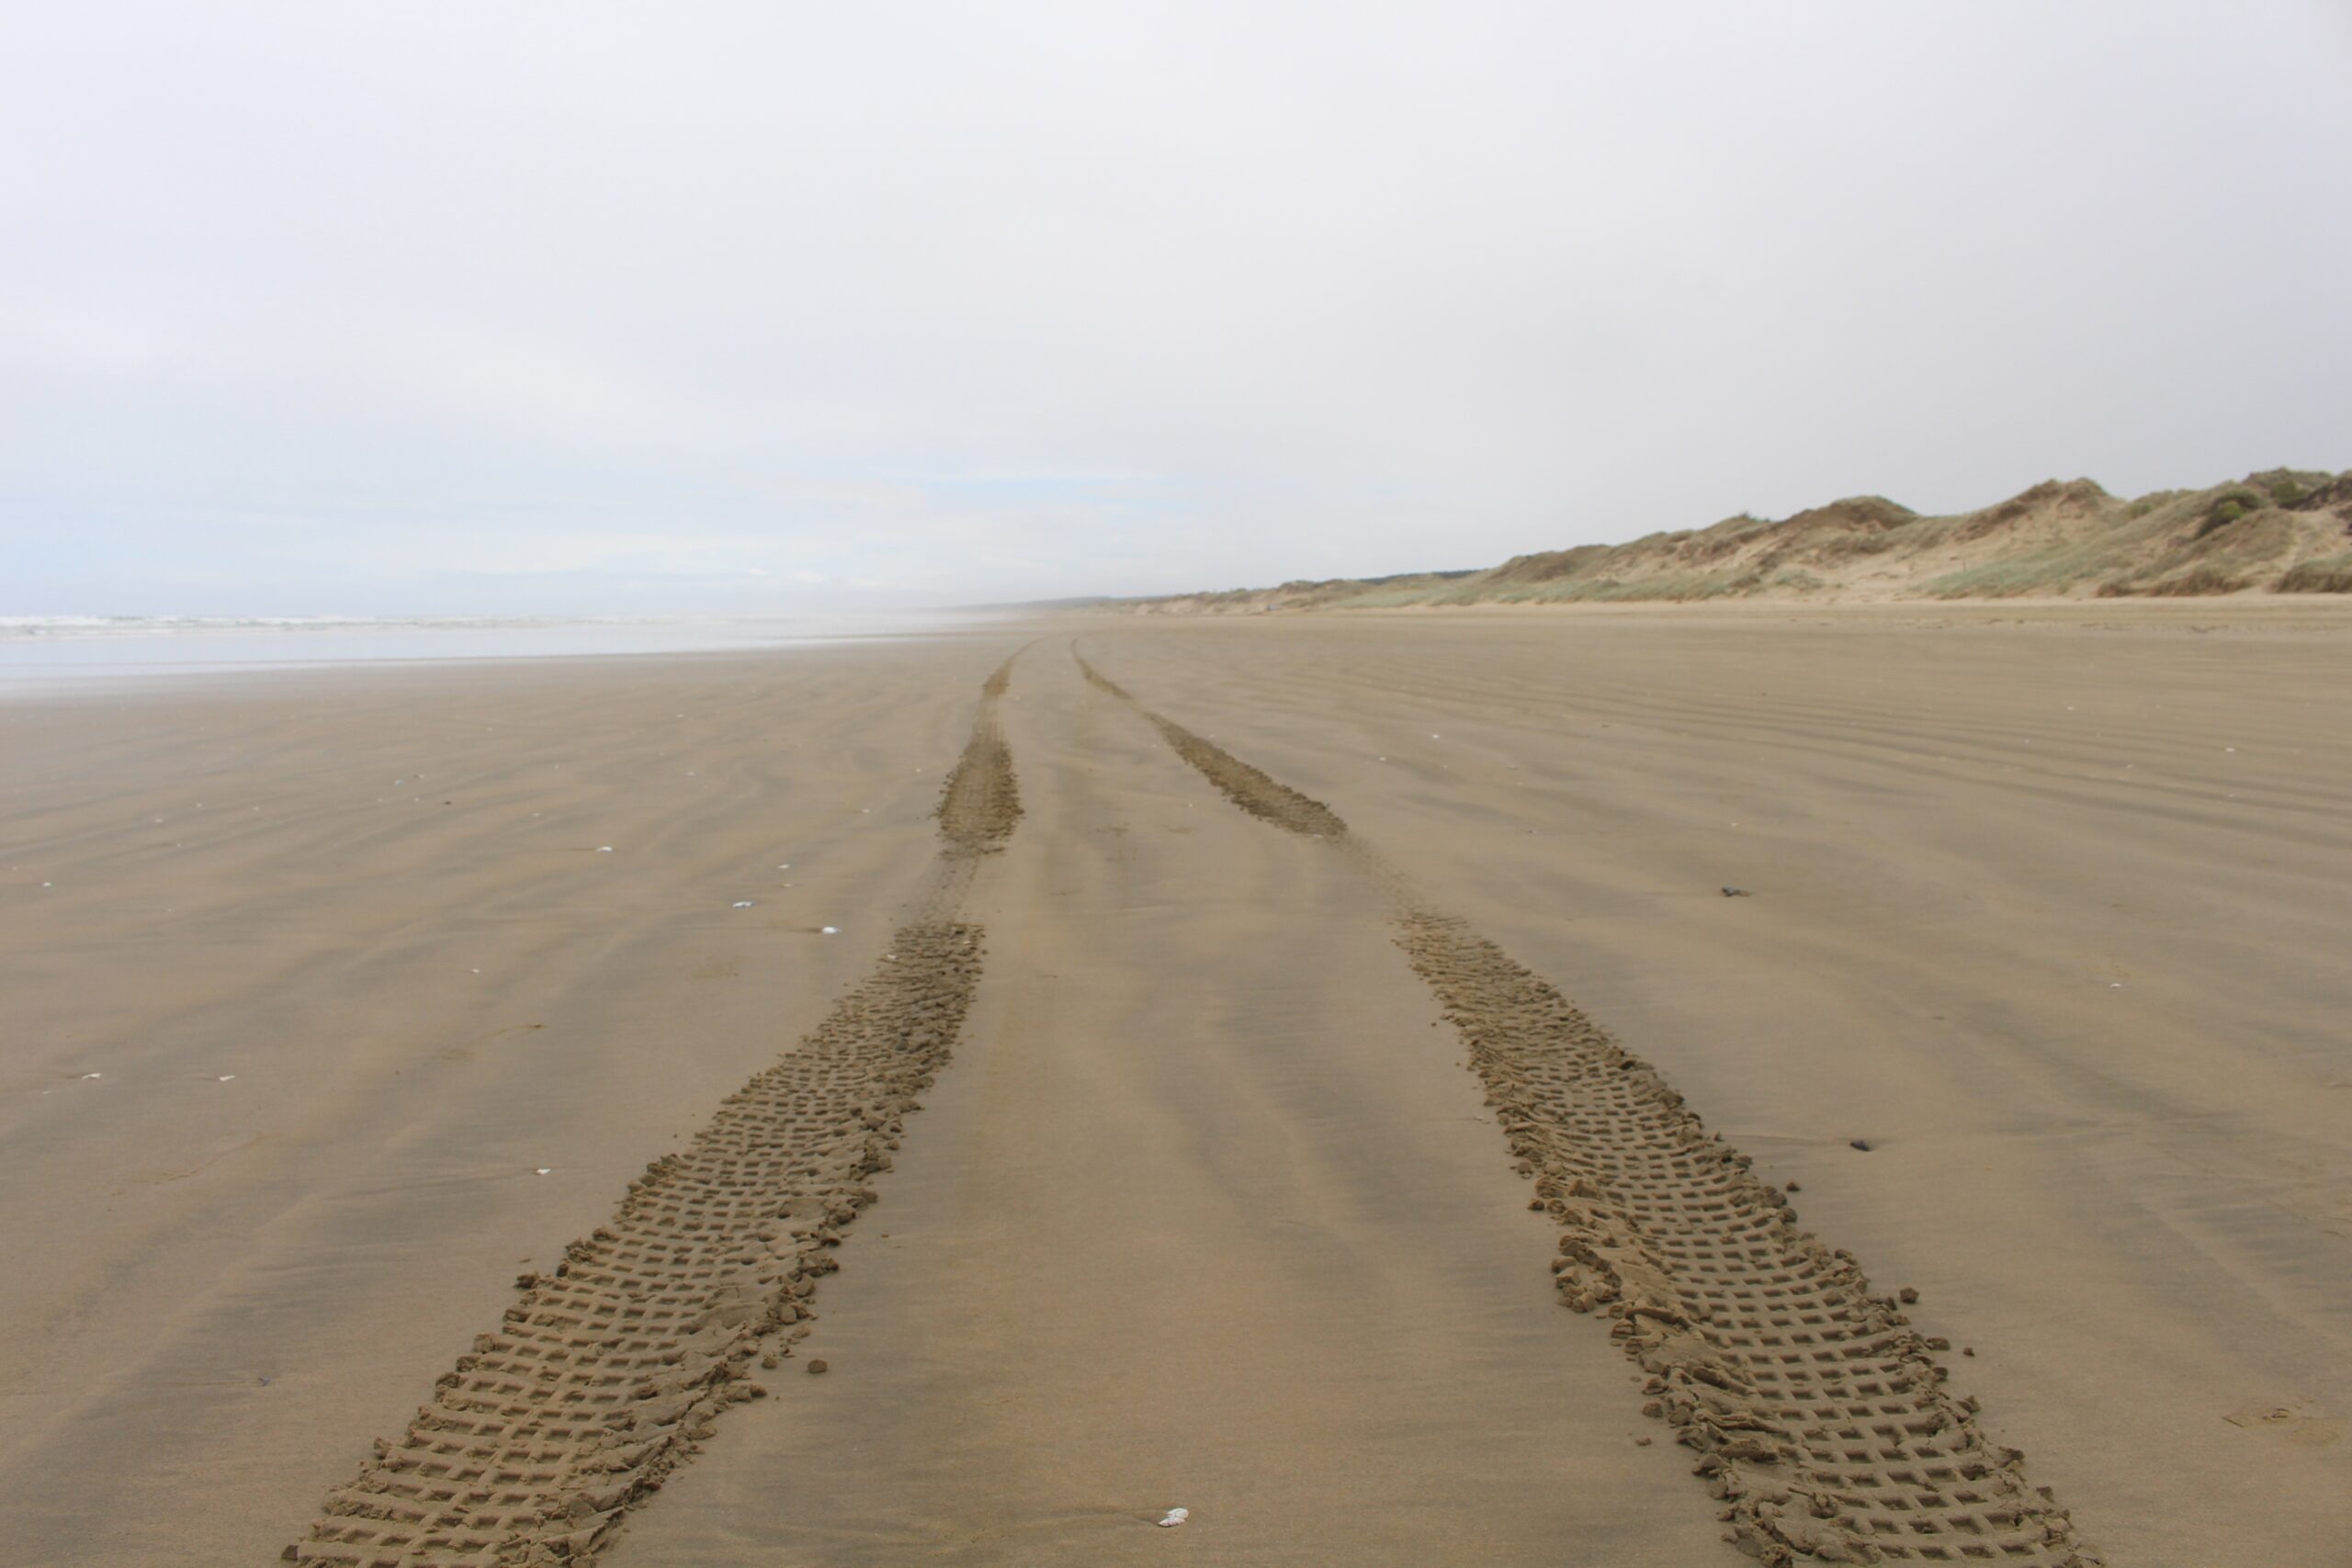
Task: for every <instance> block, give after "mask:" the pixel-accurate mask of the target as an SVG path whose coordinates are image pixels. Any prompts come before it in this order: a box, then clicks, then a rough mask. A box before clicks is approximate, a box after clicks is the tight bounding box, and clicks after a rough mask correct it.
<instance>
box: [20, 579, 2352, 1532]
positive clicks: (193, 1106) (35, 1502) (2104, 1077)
mask: <svg viewBox="0 0 2352 1568" xmlns="http://www.w3.org/2000/svg"><path fill="white" fill-rule="evenodd" d="M2348 656H2352V614H2347V613H2346V611H2345V610H2344V608H2343V607H2341V606H2335V605H2328V604H2294V605H2270V604H2251V605H2249V604H2243V603H2239V602H2235V601H2233V602H2228V603H2217V604H2197V605H2177V604H2173V605H2149V604H2109V603H2105V602H2102V603H2099V604H2068V605H2048V606H2041V607H1993V608H1971V607H1951V608H1946V607H1941V606H1937V607H1918V606H1909V607H1896V606H1875V607H1867V608H1865V607H1856V608H1852V609H1846V610H1829V611H1824V610H1804V609H1796V608H1792V607H1789V606H1774V607H1769V608H1768V607H1763V606H1757V607H1753V608H1749V609H1745V610H1702V609H1692V610H1661V609H1649V610H1630V609H1629V610H1625V611H1605V610H1594V611H1580V612H1558V611H1552V612H1521V613H1512V612H1507V611H1464V612H1442V613H1399V614H1396V615H1358V614H1350V615H1329V616H1320V617H1317V616H1300V617H1254V618H1247V619H1240V618H1237V619H1229V620H1216V621H1206V620H1200V621H1187V620H1182V619H1173V618H1170V619H1153V620H1148V621H1147V620H1140V619H1134V618H1121V617H1111V616H1103V617H1083V616H1078V615H1070V616H1058V617H1042V618H1038V619H1035V620H1032V621H1028V622H1024V623H1021V624H1018V625H1015V624H1011V623H1000V624H990V625H983V626H974V627H972V628H970V629H968V630H966V631H963V632H960V633H957V634H955V635H943V636H935V637H921V638H910V639H907V640H897V641H883V642H875V643H871V644H862V645H858V644H853V645H843V646H834V647H821V648H807V649H789V650H786V651H780V652H777V653H775V654H768V655H761V654H741V653H723V654H721V653H715V654H702V655H684V654H681V655H662V656H643V657H635V658H627V659H580V660H516V661H513V662H509V663H504V664H498V665H488V664H484V665H460V666H449V667H444V668H415V669H390V668H370V667H365V666H354V667H350V668H343V669H332V670H311V671H274V672H266V673H255V674H244V675H236V676H224V677H219V678H212V677H205V678H196V677H190V678H186V679H183V680H180V681H176V682H170V683H167V684H165V683H158V684H154V685H150V686H144V687H136V688H127V689H122V690H110V691H106V692H96V691H93V692H90V693H75V694H70V695H67V696H62V697H57V698H53V699H49V700H42V701H38V702H19V703H14V704H8V705H0V998H5V1010H6V1019H7V1023H6V1028H5V1030H0V1258H6V1260H7V1261H6V1268H5V1269H0V1394H5V1395H6V1401H7V1403H6V1410H7V1411H8V1413H9V1416H10V1419H9V1421H8V1422H7V1424H6V1429H5V1434H4V1435H0V1540H5V1541H6V1542H7V1543H9V1544H8V1545H7V1547H6V1549H0V1556H6V1558H7V1559H8V1560H9V1561H11V1562H27V1563H39V1564H60V1565H64V1564H74V1565H96V1564H134V1563H136V1564H182V1563H184V1564H190V1565H194V1564H217V1563H223V1562H269V1561H273V1560H275V1559H277V1557H278V1556H279V1555H280V1554H281V1553H282V1552H286V1551H288V1549H289V1548H291V1549H292V1551H293V1554H294V1555H295V1556H296V1557H297V1559H298V1560H304V1561H314V1562H417V1563H440V1562H462V1561H488V1560H490V1557H489V1556H488V1555H486V1554H487V1553H493V1552H495V1551H498V1550H502V1549H503V1548H502V1547H501V1545H500V1543H502V1542H512V1541H521V1540H529V1541H532V1542H536V1543H537V1548H536V1549H537V1550H538V1551H541V1553H542V1556H541V1557H540V1558H538V1559H534V1560H535V1561H547V1562H555V1561H560V1560H561V1556H560V1554H561V1553H563V1552H575V1553H577V1554H578V1555H579V1556H581V1557H582V1558H585V1557H588V1556H594V1558H595V1559H596V1560H598V1561H601V1562H610V1563H612V1564H614V1565H616V1568H639V1565H647V1568H650V1565H654V1564H665V1565H666V1564H684V1563H689V1562H692V1563H697V1564H707V1563H729V1562H763V1563H770V1562H773V1563H806V1564H818V1563H825V1564H834V1563H874V1564H881V1563H902V1562H946V1563H964V1564H982V1563H1013V1562H1018V1563H1023V1564H1061V1563H1069V1564H1079V1563H1088V1564H1095V1563H1114V1564H1115V1563H1126V1562H1146V1561H1157V1560H1159V1559H1161V1558H1165V1557H1170V1556H1173V1555H1177V1554H1181V1555H1182V1556H1183V1557H1185V1558H1187V1559H1188V1560H1191V1561H1193V1562H1202V1563H1215V1564H1242V1563H1264V1562H1299V1563H1333V1564H1337V1563H1340V1562H1349V1563H1361V1562H1392V1561H1393V1562H1406V1561H1413V1562H1460V1563H1464V1564H1469V1563H1478V1564H1503V1563H1512V1564H1516V1563H1526V1564H1534V1563H1539V1562H1541V1563H1558V1562H1594V1563H1602V1562H1606V1563H1624V1564H1652V1563H1655V1564H1667V1563H1676V1564H1680V1563H1690V1562H1723V1563H1725V1564H1730V1563H1735V1562H1743V1561H1749V1560H1750V1558H1748V1557H1747V1556H1744V1555H1743V1553H1742V1550H1741V1548H1740V1546H1738V1545H1736V1544H1733V1543H1730V1542H1727V1541H1726V1540H1724V1537H1725V1535H1726V1533H1734V1534H1737V1533H1740V1532H1741V1531H1743V1530H1745V1531H1747V1532H1748V1535H1749V1541H1748V1545H1749V1549H1750V1550H1751V1551H1753V1550H1758V1541H1759V1540H1765V1539H1766V1537H1767V1536H1769V1537H1770V1540H1782V1541H1785V1540H1796V1539H1800V1538H1802V1539H1808V1540H1817V1541H1818V1542H1819V1543H1821V1544H1825V1545H1826V1544H1829V1543H1831V1542H1833V1541H1835V1540H1843V1539H1845V1537H1844V1536H1840V1535H1838V1533H1837V1532H1838V1531H1848V1532H1849V1533H1851V1532H1858V1539H1860V1540H1867V1541H1869V1542H1871V1545H1872V1548H1873V1550H1876V1551H1881V1552H1882V1553H1883V1554H1884V1555H1885V1556H1886V1557H1888V1558H1889V1559H1893V1560H1899V1559H1901V1558H1903V1557H1909V1558H1912V1559H1914V1560H1924V1561H1967V1560H1971V1559H1973V1558H1985V1557H1993V1558H1996V1559H1997V1560H2003V1561H2013V1562H2052V1563H2056V1562H2066V1561H2069V1560H2090V1559H2089V1558H2088V1557H2087V1556H2086V1554H2090V1553H2095V1554H2096V1557H2097V1559H2099V1560H2104V1561H2108V1562H2114V1563H2118V1564H2150V1565H2179V1568H2188V1565H2191V1564H2196V1565H2202V1564H2206V1563H2211V1562H2221V1561H2243V1562H2272V1563H2282V1564H2295V1563H2311V1564H2323V1563H2329V1562H2340V1561H2342V1560H2343V1551H2344V1543H2345V1542H2346V1541H2348V1540H2352V1443H2347V1442H2346V1438H2345V1425H2346V1418H2347V1416H2348V1415H2352V1056H2347V1047H2346V1029H2345V1019H2346V1017H2347V1015H2352V968H2347V966H2346V964H2345V962H2344V957H2343V952H2342V947H2343V932H2344V930H2345V925H2346V916H2347V914H2352V907H2347V902H2346V891H2345V890H2346V888H2347V887H2352V817H2347V815H2346V811H2345V809H2344V799H2345V794H2346V779H2347V778H2352V689H2347V687H2346V683H2345V682H2344V681H2343V679H2342V671H2344V670H2345V669H2346V668H2347V667H2352V657H2348ZM1081 658H1082V659H1083V660H1084V664H1083V665H1081V662H1080V659H1081ZM1008 660H1009V661H1010V662H1009V663H1008ZM1090 669H1091V672H1092V678H1091V679H1090V677H1089V670H1090ZM1000 676H1001V679H998V678H996V677H1000ZM959 768H960V770H961V771H960V772H957V770H959ZM951 774H953V776H954V783H953V784H951V783H950V779H951ZM943 789H945V791H946V800H947V809H946V810H945V812H944V820H943V813H942V811H941V809H940V807H941V802H942V796H943ZM1727 893H1728V894H1731V895H1735V896H1727ZM828 928H831V929H830V930H829V929H828ZM1595 1086H1600V1088H1596V1087H1595ZM1691 1116H1695V1117H1697V1118H1699V1119H1701V1121H1702V1122H1703V1128H1701V1126H1700V1123H1698V1122H1690V1121H1689V1120H1688V1118H1690V1117H1691ZM1718 1137H1719V1140H1720V1141H1719V1142H1718V1141H1717V1140H1718ZM1644 1171H1648V1172H1651V1173H1653V1174H1652V1175H1650V1176H1644V1175H1641V1174H1639V1173H1641V1172H1644ZM1678 1183H1679V1184H1680V1185H1677V1184H1678ZM1782 1205H1786V1207H1785V1208H1784V1207H1782ZM1776 1248H1777V1249H1778V1250H1774V1249H1776ZM1840 1255H1843V1256H1840ZM1784 1259H1785V1260H1786V1261H1783V1260H1784ZM1555 1277H1556V1278H1555ZM1792 1281H1793V1282H1792ZM1807 1292H1810V1293H1807ZM1577 1306H1581V1307H1584V1308H1585V1309H1587V1310H1583V1311H1577V1310H1571V1308H1573V1307H1577ZM1783 1309H1785V1311H1784V1310H1783ZM1776 1314H1777V1315H1776ZM1824 1346H1827V1347H1830V1348H1836V1350H1837V1353H1838V1355H1840V1356H1847V1355H1849V1352H1850V1353H1851V1355H1853V1356H1860V1354H1861V1353H1862V1350H1863V1349H1867V1350H1868V1353H1869V1355H1870V1356H1871V1358H1875V1359H1871V1360H1869V1361H1867V1362H1864V1361H1861V1360H1855V1361H1853V1362H1852V1365H1851V1366H1849V1367H1845V1368H1834V1367H1833V1368H1831V1369H1829V1370H1828V1371H1822V1370H1821V1369H1820V1368H1819V1367H1818V1366H1817V1365H1815V1363H1817V1362H1820V1361H1822V1360H1823V1359H1824V1356H1825V1355H1826V1353H1827V1352H1826V1351H1824V1350H1823V1347H1824ZM1629 1347H1630V1348H1631V1352H1630V1353H1629ZM1816 1352H1821V1354H1816ZM820 1362H821V1363H822V1365H823V1367H824V1371H823V1375H821V1376H811V1375H809V1373H810V1372H811V1371H813V1370H814V1369H815V1368H816V1367H817V1366H818V1364H819V1363H820ZM1872 1368H1877V1369H1881V1370H1878V1371H1872V1370H1871V1369H1872ZM1811 1379H1819V1380H1821V1381H1820V1382H1818V1383H1817V1384H1815V1383H1812V1382H1808V1381H1807V1380H1811ZM1792 1380H1793V1381H1792ZM1841 1380H1843V1381H1841ZM755 1387H756V1388H757V1389H758V1390H760V1391H761V1395H762V1396H759V1397H753V1396H752V1393H751V1391H752V1389H753V1388H755ZM1808 1387H1817V1388H1818V1389H1819V1391H1820V1392H1819V1393H1818V1395H1817V1396H1815V1395H1807V1394H1805V1393H1804V1392H1803V1391H1804V1389H1805V1388H1808ZM1645 1406H1651V1407H1655V1408H1657V1414H1645ZM1800 1406H1802V1407H1803V1408H1802V1410H1801V1411H1800V1410H1799V1407H1800ZM1792 1411H1796V1412H1799V1413H1798V1414H1791V1412H1792ZM1827 1411H1834V1412H1835V1414H1824V1412H1827ZM1750 1416H1755V1417H1757V1418H1758V1420H1760V1421H1761V1423H1762V1424H1761V1425H1760V1426H1755V1427H1749V1426H1743V1425H1742V1424H1741V1423H1742V1422H1743V1421H1746V1420H1747V1419H1748V1418H1749V1417H1750ZM1735 1417H1737V1418H1736V1419H1735ZM1849 1421H1850V1423H1851V1425H1848V1423H1849ZM1847 1432H1851V1433H1854V1434H1855V1436H1853V1437H1851V1438H1848V1437H1846V1436H1844V1434H1845V1433H1847ZM1759 1434H1760V1436H1759ZM1743 1443H1745V1444H1747V1446H1746V1447H1743V1446H1742V1445H1743ZM1765 1450H1774V1451H1770V1452H1767V1451H1765ZM2009 1450H2016V1451H2018V1452H2019V1453H2021V1454H2022V1456H2023V1457H2022V1460H2021V1461H2011V1460H2010V1459H2009V1457H2008V1454H2009ZM485 1456H488V1457H485ZM1694 1466H1703V1467H1707V1468H1710V1469H1711V1470H1712V1472H1713V1473H1712V1476H1711V1477H1701V1476H1696V1475H1694V1474H1693V1473H1692V1472H1693V1469H1694ZM1833 1471H1834V1472H1837V1474H1838V1476H1839V1479H1838V1481H1837V1482H1836V1483H1834V1484H1833V1483H1829V1482H1826V1481H1825V1482H1822V1483H1819V1485H1818V1486H1815V1485H1814V1483H1812V1482H1809V1481H1808V1482H1806V1483H1805V1485H1806V1486H1808V1487H1812V1488H1813V1493H1811V1494H1799V1495H1813V1494H1818V1495H1821V1496H1823V1497H1825V1498H1828V1499H1830V1500H1829V1501H1826V1502H1825V1503H1824V1504H1823V1505H1822V1507H1823V1509H1826V1510H1827V1511H1826V1512H1822V1511H1820V1510H1815V1511H1814V1512H1813V1513H1811V1514H1808V1512H1807V1510H1806V1509H1805V1508H1804V1507H1803V1506H1791V1505H1790V1504H1789V1501H1788V1498H1789V1495H1790V1494H1789V1493H1788V1487H1789V1483H1790V1478H1791V1477H1794V1476H1797V1475H1799V1474H1800V1472H1802V1473H1803V1474H1804V1475H1806V1476H1814V1475H1826V1474H1828V1473H1830V1472H1833ZM2042 1488H2047V1489H2048V1494H2049V1495H2048V1496H2046V1497H2045V1496H2044V1495H2042V1494H2041V1490H2040V1489H2042ZM1776 1489H1777V1490H1776ZM1774 1497H1778V1498H1780V1501H1778V1502H1774V1501H1771V1500H1770V1499H1771V1498H1774ZM1743 1498H1744V1499H1745V1502H1743V1501H1742V1500H1743ZM1759 1499H1763V1500H1762V1501H1759ZM1840 1499H1842V1500H1840ZM1857 1499H1859V1501H1857ZM1177 1507H1182V1508H1185V1509H1188V1510H1189V1517H1187V1518H1186V1520H1185V1521H1184V1522H1183V1524H1182V1526H1181V1528H1177V1529H1156V1528H1154V1527H1155V1524H1156V1522H1157V1521H1159V1519H1160V1518H1161V1517H1163V1516H1164V1515H1165V1514H1166V1513H1167V1511H1168V1510H1169V1509H1171V1508H1177ZM1743 1510H1744V1511H1743ZM1727 1513H1728V1514H1731V1515H1733V1516H1735V1517H1730V1518H1726V1517H1723V1516H1724V1515H1725V1514H1727ZM1955 1521H1957V1522H1956V1523H1955ZM1922 1525H1926V1526H1928V1528H1927V1529H1921V1528H1919V1527H1920V1526H1922ZM1832 1527H1835V1528H1834V1529H1833V1528H1832ZM1759 1530H1760V1531H1764V1532H1766V1534H1765V1536H1758V1535H1757V1534H1756V1533H1755V1532H1757V1531H1759ZM1772 1532H1779V1533H1778V1534H1774V1533H1772ZM1807 1532H1814V1533H1812V1534H1810V1535H1808V1534H1807ZM2029 1539H2030V1541H2031V1542H2032V1544H2030V1545H2022V1544H2019V1543H2021V1542H2025V1541H2027V1540H2029ZM485 1542H487V1543H489V1544H487V1545H485V1544H484V1543H485ZM2012 1547H2014V1548H2015V1550H2010V1548H2012ZM1763 1549H1764V1550H1771V1548H1770V1545H1769V1543H1768V1544H1767V1545H1766V1546H1765V1547H1764V1548H1763ZM523 1560H524V1559H523V1558H521V1557H516V1558H515V1561H523Z"/></svg>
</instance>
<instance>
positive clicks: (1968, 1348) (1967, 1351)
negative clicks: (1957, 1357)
mask: <svg viewBox="0 0 2352 1568" xmlns="http://www.w3.org/2000/svg"><path fill="white" fill-rule="evenodd" d="M1960 1353H1961V1354H1962V1355H1963V1356H1973V1355H1974V1354H1976V1347H1975V1346H1973V1345H1962V1347H1961V1348H1960Z"/></svg>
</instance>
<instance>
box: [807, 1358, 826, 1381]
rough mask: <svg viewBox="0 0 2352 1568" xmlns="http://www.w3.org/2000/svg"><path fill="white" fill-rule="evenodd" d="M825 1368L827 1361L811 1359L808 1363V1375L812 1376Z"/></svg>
mask: <svg viewBox="0 0 2352 1568" xmlns="http://www.w3.org/2000/svg"><path fill="white" fill-rule="evenodd" d="M824 1370H825V1363H824V1362H823V1361H821V1360H816V1361H811V1362H809V1376H810V1377H812V1378H813V1377H815V1376H816V1375H817V1374H818V1373H819V1372H821V1371H824Z"/></svg>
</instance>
